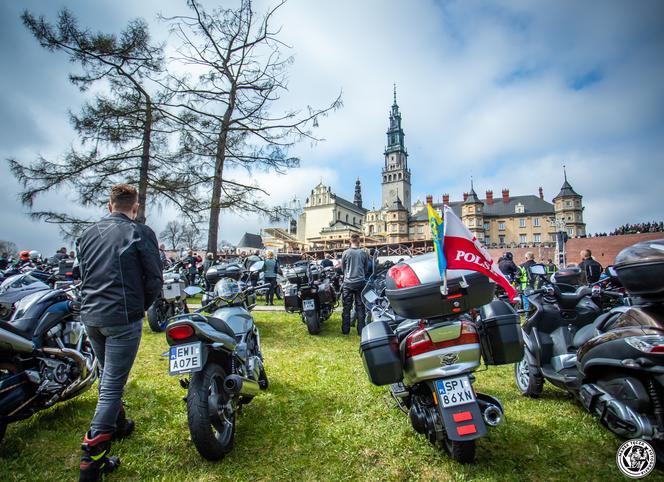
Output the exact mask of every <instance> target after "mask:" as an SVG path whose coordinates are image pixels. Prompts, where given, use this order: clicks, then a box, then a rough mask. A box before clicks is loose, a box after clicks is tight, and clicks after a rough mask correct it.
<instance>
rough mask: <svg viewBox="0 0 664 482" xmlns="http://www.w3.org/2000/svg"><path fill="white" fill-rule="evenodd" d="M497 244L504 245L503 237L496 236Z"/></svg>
mask: <svg viewBox="0 0 664 482" xmlns="http://www.w3.org/2000/svg"><path fill="white" fill-rule="evenodd" d="M498 242H499V243H500V244H505V236H498Z"/></svg>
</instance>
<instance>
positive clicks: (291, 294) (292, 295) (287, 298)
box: [283, 284, 300, 312]
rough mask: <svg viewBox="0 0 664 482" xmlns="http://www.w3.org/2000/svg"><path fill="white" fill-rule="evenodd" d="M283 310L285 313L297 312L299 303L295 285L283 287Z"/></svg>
mask: <svg viewBox="0 0 664 482" xmlns="http://www.w3.org/2000/svg"><path fill="white" fill-rule="evenodd" d="M283 289H284V308H285V309H286V311H289V312H292V311H299V310H300V302H299V299H298V296H297V286H295V285H291V284H289V285H286V286H284V288H283Z"/></svg>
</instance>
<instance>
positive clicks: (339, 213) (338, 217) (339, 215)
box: [337, 211, 341, 221]
mask: <svg viewBox="0 0 664 482" xmlns="http://www.w3.org/2000/svg"><path fill="white" fill-rule="evenodd" d="M340 219H341V211H337V221H339V220H340Z"/></svg>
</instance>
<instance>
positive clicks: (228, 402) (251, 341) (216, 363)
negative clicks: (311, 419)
mask: <svg viewBox="0 0 664 482" xmlns="http://www.w3.org/2000/svg"><path fill="white" fill-rule="evenodd" d="M261 265H262V262H258V263H254V264H253V265H252V267H251V269H250V271H251V272H252V273H253V272H258V271H259V270H260V269H261V268H262V266H261ZM217 272H218V270H217ZM245 286H246V285H245ZM255 289H256V288H255V287H253V286H251V285H249V286H246V287H245V288H244V289H240V285H239V282H238V281H237V280H235V279H234V278H232V277H222V278H221V279H219V280H218V281H217V282H216V283H215V287H214V291H213V293H212V295H211V296H212V298H211V299H210V300H209V301H208V303H207V304H206V305H204V306H203V307H201V309H199V310H197V311H196V312H195V313H191V314H182V315H179V316H176V317H174V318H172V319H171V320H170V323H169V325H168V328H167V329H166V340H167V341H168V344H169V345H170V346H171V348H170V350H169V373H170V374H171V375H177V376H182V375H187V376H188V378H181V379H180V384H181V385H182V387H183V388H186V389H187V397H186V401H187V419H188V422H189V433H190V434H191V440H192V441H193V442H194V445H195V446H196V449H197V450H198V452H199V453H200V454H201V455H202V456H203V457H204V458H206V459H208V460H220V459H222V458H223V457H224V456H225V455H226V454H227V453H228V452H229V451H230V450H231V449H232V447H233V440H234V437H235V425H236V419H237V416H238V415H239V414H240V412H241V409H242V406H243V405H244V404H247V403H249V402H251V400H252V399H253V398H254V396H256V395H257V394H258V393H259V392H260V391H262V390H265V389H267V386H268V380H267V376H266V374H265V369H264V368H263V355H262V353H261V349H260V335H259V333H258V327H256V325H255V324H254V320H253V317H252V316H251V313H250V311H251V309H252V308H253V307H254V306H255V305H256V295H255ZM202 312H208V313H211V314H210V315H204V314H202Z"/></svg>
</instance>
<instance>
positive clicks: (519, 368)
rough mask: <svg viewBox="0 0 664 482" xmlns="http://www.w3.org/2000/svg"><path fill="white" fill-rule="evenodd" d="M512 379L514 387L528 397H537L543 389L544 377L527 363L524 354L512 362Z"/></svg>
mask: <svg viewBox="0 0 664 482" xmlns="http://www.w3.org/2000/svg"><path fill="white" fill-rule="evenodd" d="M514 381H515V382H516V387H517V388H518V389H519V391H520V392H521V395H525V396H526V397H530V398H538V397H539V396H540V395H541V394H542V390H543V389H544V377H543V376H542V373H541V372H540V371H539V369H538V368H537V367H535V366H532V365H531V364H530V363H528V359H527V358H526V355H524V356H523V359H522V360H521V361H520V362H519V363H515V364H514Z"/></svg>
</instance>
